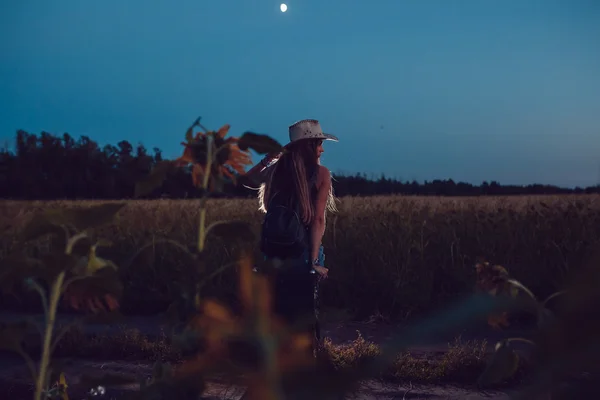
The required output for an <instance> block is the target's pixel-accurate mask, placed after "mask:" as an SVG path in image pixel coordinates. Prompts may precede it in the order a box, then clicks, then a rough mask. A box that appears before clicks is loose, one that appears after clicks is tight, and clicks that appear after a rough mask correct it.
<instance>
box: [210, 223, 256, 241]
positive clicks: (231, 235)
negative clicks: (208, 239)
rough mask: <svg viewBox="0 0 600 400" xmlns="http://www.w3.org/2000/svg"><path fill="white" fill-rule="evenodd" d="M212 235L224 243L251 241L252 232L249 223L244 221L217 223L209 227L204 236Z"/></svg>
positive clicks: (252, 238)
mask: <svg viewBox="0 0 600 400" xmlns="http://www.w3.org/2000/svg"><path fill="white" fill-rule="evenodd" d="M211 233H212V234H213V235H215V236H217V237H220V238H222V239H224V240H226V241H236V240H242V241H252V240H254V238H255V236H254V232H253V231H252V227H251V226H250V224H249V223H247V222H245V221H218V222H213V223H212V224H210V225H209V227H208V228H207V230H206V236H208V235H209V234H211Z"/></svg>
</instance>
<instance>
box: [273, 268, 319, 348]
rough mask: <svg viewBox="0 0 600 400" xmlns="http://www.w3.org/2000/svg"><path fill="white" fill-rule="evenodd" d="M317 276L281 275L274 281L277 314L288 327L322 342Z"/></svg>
mask: <svg viewBox="0 0 600 400" xmlns="http://www.w3.org/2000/svg"><path fill="white" fill-rule="evenodd" d="M317 279H318V278H317V275H316V274H309V273H295V274H280V275H278V276H277V277H276V278H275V281H274V296H275V298H274V300H275V302H274V303H275V307H274V308H275V310H274V311H275V314H276V315H277V316H278V317H279V318H281V320H282V321H283V322H285V323H286V324H287V325H288V326H290V327H292V328H293V329H295V330H298V331H300V332H308V333H310V334H311V335H313V336H314V337H315V338H316V339H317V340H320V332H319V325H318V312H317V302H316V300H317V299H316V294H317V286H316V284H317V282H316V281H317Z"/></svg>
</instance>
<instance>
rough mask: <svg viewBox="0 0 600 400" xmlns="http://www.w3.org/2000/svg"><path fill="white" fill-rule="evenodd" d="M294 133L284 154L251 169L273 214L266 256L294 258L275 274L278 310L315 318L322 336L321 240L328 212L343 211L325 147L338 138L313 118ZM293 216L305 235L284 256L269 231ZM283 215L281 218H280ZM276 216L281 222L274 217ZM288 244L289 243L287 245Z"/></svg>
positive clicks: (287, 317) (290, 320)
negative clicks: (319, 295) (338, 206)
mask: <svg viewBox="0 0 600 400" xmlns="http://www.w3.org/2000/svg"><path fill="white" fill-rule="evenodd" d="M289 136H290V143H288V144H287V145H286V146H285V147H284V151H283V152H282V153H281V154H275V155H268V156H267V157H265V158H264V159H263V160H262V161H261V162H260V163H259V164H258V165H257V166H255V167H254V168H252V169H251V170H250V171H248V173H249V174H254V173H256V174H257V175H258V173H260V175H262V179H261V181H262V182H263V183H262V184H261V187H260V189H259V196H258V197H259V203H260V210H261V211H263V212H265V213H266V214H267V215H266V216H265V222H264V223H263V232H262V250H263V253H264V254H265V257H266V258H273V257H278V258H284V259H285V258H287V259H288V260H289V261H291V262H290V263H289V264H288V265H289V266H288V268H286V269H284V270H283V271H281V272H280V273H279V274H278V275H277V277H276V279H275V287H274V292H275V293H274V295H275V296H274V297H275V312H276V314H278V316H280V317H281V318H282V319H283V320H284V321H285V322H286V323H287V324H292V325H296V324H298V323H301V321H302V320H305V318H306V317H309V318H308V320H309V321H310V323H309V324H308V325H304V328H307V329H310V330H311V331H312V334H313V335H314V337H315V339H316V340H317V341H318V340H320V332H319V327H318V320H317V318H318V315H317V307H316V300H317V292H318V291H317V287H316V284H317V283H318V280H320V279H324V278H327V274H328V272H329V270H328V269H327V268H325V266H324V258H325V256H324V253H323V246H322V244H321V241H322V238H323V234H324V232H325V222H326V219H325V216H326V211H327V210H329V211H331V212H335V211H337V210H336V206H335V198H334V196H333V188H332V184H331V174H330V172H329V170H328V169H327V168H325V167H323V166H322V165H321V163H320V157H321V154H323V151H324V150H323V141H324V140H333V141H338V139H337V138H336V137H335V136H333V135H329V134H325V133H323V131H322V129H321V126H320V124H319V122H318V121H316V120H311V119H307V120H302V121H298V122H296V123H295V124H293V125H292V126H290V127H289ZM276 210H279V211H276ZM281 210H283V211H281ZM277 212H279V214H277ZM285 212H287V214H285ZM282 213H283V214H282ZM290 215H293V216H296V217H297V219H298V221H297V222H298V224H300V225H301V226H302V227H303V229H304V231H303V232H299V233H300V236H298V235H296V236H294V237H295V238H297V242H298V243H297V245H296V246H295V250H296V251H294V252H292V251H290V254H289V255H287V256H285V255H283V256H282V254H283V253H282V250H281V248H277V249H276V246H275V247H273V246H272V245H269V235H271V236H270V237H271V238H273V237H277V232H275V231H273V232H269V231H268V229H273V226H276V227H277V228H279V227H280V226H281V225H282V224H278V223H277V222H279V221H281V220H282V218H286V217H289V216H290ZM269 218H270V219H269ZM277 218H279V220H275V219H277ZM274 220H275V223H273V222H272V221H274ZM269 221H271V225H269V224H268V222H269ZM283 225H285V227H286V228H289V226H290V219H289V218H288V219H285V224H283ZM296 233H297V232H296ZM282 235H283V234H282ZM275 241H276V240H275ZM287 248H289V246H288V247H286V248H284V250H285V249H287ZM275 250H278V251H275ZM275 254H276V255H275ZM315 277H317V279H315Z"/></svg>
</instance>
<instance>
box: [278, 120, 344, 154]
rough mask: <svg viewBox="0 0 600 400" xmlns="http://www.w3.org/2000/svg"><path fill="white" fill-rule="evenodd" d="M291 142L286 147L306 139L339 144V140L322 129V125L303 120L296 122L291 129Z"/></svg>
mask: <svg viewBox="0 0 600 400" xmlns="http://www.w3.org/2000/svg"><path fill="white" fill-rule="evenodd" d="M289 134H290V142H289V143H288V144H286V145H285V146H284V147H287V146H289V145H291V144H292V143H295V142H297V141H299V140H304V139H322V140H333V141H334V142H338V141H339V139H338V138H337V137H336V136H334V135H331V134H329V133H324V132H323V129H321V124H319V121H317V120H316V119H303V120H300V121H298V122H294V123H293V124H292V125H290V127H289Z"/></svg>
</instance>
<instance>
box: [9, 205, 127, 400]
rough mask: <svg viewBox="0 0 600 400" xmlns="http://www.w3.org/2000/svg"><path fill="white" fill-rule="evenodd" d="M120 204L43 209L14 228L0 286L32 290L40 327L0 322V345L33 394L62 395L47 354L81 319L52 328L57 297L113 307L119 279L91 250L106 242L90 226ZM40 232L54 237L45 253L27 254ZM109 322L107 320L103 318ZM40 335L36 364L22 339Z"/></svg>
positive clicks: (107, 218) (99, 308) (80, 305)
mask: <svg viewBox="0 0 600 400" xmlns="http://www.w3.org/2000/svg"><path fill="white" fill-rule="evenodd" d="M124 206H125V203H106V204H101V205H97V206H93V207H87V208H72V209H64V210H46V211H44V212H41V213H39V214H37V215H35V216H34V217H33V218H32V219H31V220H30V221H29V222H28V224H27V225H26V226H25V227H24V228H23V230H22V231H21V233H20V238H19V243H20V244H21V246H17V250H16V251H15V252H13V253H12V254H10V255H9V257H7V258H6V259H4V260H3V262H2V265H0V282H1V285H0V289H1V290H2V291H3V292H4V293H12V294H16V293H18V292H19V290H20V289H22V288H25V289H26V290H28V291H32V292H34V293H37V294H38V295H39V297H40V301H41V304H42V307H43V311H44V322H43V325H42V327H40V326H39V325H38V324H37V323H35V321H31V320H25V321H21V322H17V323H2V324H0V348H1V349H3V350H9V351H13V352H16V353H18V354H20V355H21V356H22V357H23V358H24V360H25V362H26V365H27V367H28V368H29V370H30V372H31V375H32V378H33V380H34V382H35V389H34V390H35V392H34V399H35V400H41V399H42V398H45V399H48V398H62V399H66V398H68V397H67V394H66V381H65V378H64V374H62V373H60V370H59V367H58V365H57V364H56V363H54V362H53V360H52V353H53V351H54V349H55V348H56V347H57V345H58V343H59V341H60V340H61V338H62V337H63V335H64V334H66V333H67V332H68V331H69V329H70V328H72V327H73V326H74V325H76V324H80V323H82V322H85V321H86V319H87V317H86V318H82V319H77V320H76V321H75V322H74V323H71V324H67V325H66V326H63V327H60V329H59V330H58V331H57V329H56V319H57V315H58V308H59V304H60V302H61V300H62V301H63V302H64V303H66V304H67V305H70V306H72V307H73V308H76V309H84V310H91V311H93V312H94V313H98V312H110V311H115V310H117V309H118V308H119V297H120V296H121V292H122V284H121V281H120V279H119V276H118V273H117V266H116V264H115V263H113V262H112V261H110V260H107V259H104V258H102V257H100V256H99V255H98V254H97V249H98V248H100V247H106V246H109V245H110V242H109V241H107V240H104V239H94V235H93V230H94V228H97V227H100V226H101V225H104V224H107V223H110V222H111V221H112V220H113V218H114V217H115V216H116V215H117V213H118V212H119V210H120V209H121V208H123V207H124ZM42 237H51V238H52V240H53V241H54V246H52V248H51V250H50V252H49V253H46V254H41V255H40V256H39V257H35V258H34V257H30V256H29V255H27V253H26V252H25V251H24V247H25V244H26V243H27V242H30V241H32V240H36V239H40V238H42ZM106 321H107V322H108V321H110V319H106ZM36 330H37V332H38V333H39V335H40V337H41V344H40V349H41V358H40V360H39V362H38V363H36V362H34V360H33V359H32V358H31V356H30V355H29V353H28V351H27V349H26V346H25V347H24V346H23V344H24V342H26V339H27V338H28V337H29V334H30V333H31V331H34V332H35V331H36ZM57 373H60V379H59V383H58V384H56V385H54V386H52V387H50V382H51V381H52V376H56V375H57Z"/></svg>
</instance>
